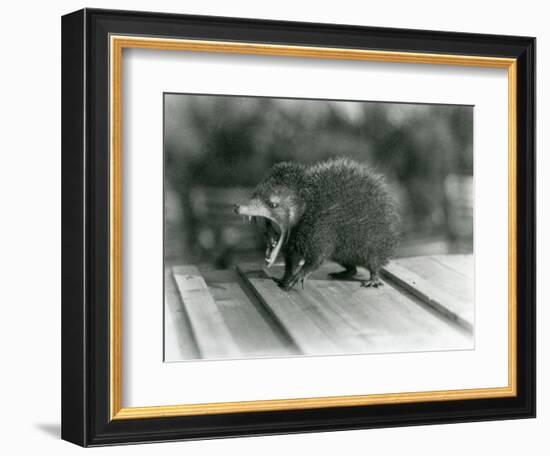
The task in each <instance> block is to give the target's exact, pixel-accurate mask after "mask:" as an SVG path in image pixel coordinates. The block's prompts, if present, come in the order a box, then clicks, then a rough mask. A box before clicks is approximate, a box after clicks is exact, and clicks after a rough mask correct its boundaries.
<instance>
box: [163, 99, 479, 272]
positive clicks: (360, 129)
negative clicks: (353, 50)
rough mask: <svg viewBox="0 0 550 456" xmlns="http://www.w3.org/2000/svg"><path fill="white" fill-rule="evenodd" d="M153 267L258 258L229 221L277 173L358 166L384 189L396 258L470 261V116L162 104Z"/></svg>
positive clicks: (289, 102) (467, 111)
mask: <svg viewBox="0 0 550 456" xmlns="http://www.w3.org/2000/svg"><path fill="white" fill-rule="evenodd" d="M164 115H165V117H164V133H165V137H164V141H165V142H164V151H165V258H166V260H167V263H175V262H179V263H200V264H203V265H204V264H210V265H212V267H221V268H225V267H229V266H230V265H231V264H233V263H234V262H236V261H239V260H241V259H246V260H251V259H254V258H256V257H257V258H258V259H261V258H263V249H264V248H265V245H264V244H263V240H262V237H261V230H260V229H259V228H258V227H256V226H254V225H249V224H246V223H244V222H243V221H242V220H241V219H240V218H239V217H237V216H235V215H234V214H233V212H232V207H233V204H235V203H239V202H245V201H246V200H247V198H248V197H249V195H250V193H251V190H252V188H253V187H254V186H255V185H256V184H258V183H259V182H260V181H261V180H262V179H263V178H264V177H265V176H266V175H267V174H268V173H269V170H270V168H271V167H272V166H273V165H274V164H275V163H277V162H280V161H285V160H293V161H298V162H301V163H305V164H310V163H315V162H317V161H320V160H324V159H327V158H331V157H342V156H345V157H349V158H352V159H354V160H357V161H360V162H365V163H367V164H368V165H369V166H371V167H373V168H375V169H376V170H377V171H378V172H380V173H382V174H384V175H385V176H386V179H387V181H388V183H389V184H390V185H391V186H392V188H393V190H394V192H395V195H396V199H397V201H398V204H399V208H400V214H401V218H402V227H401V228H402V233H403V236H402V241H401V243H400V246H399V248H398V251H397V252H396V256H412V255H426V254H437V253H453V252H472V249H473V239H472V237H473V210H472V209H473V178H472V175H473V151H472V147H473V108H472V107H471V106H449V105H423V104H405V103H380V102H349V101H325V100H297V99H274V98H262V97H238V96H207V95H186V94H165V99H164Z"/></svg>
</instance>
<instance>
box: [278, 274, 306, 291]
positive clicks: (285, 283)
mask: <svg viewBox="0 0 550 456" xmlns="http://www.w3.org/2000/svg"><path fill="white" fill-rule="evenodd" d="M273 280H275V282H276V283H277V285H279V288H280V289H281V290H283V291H290V290H292V288H294V285H296V284H297V283H300V284H301V285H302V290H303V289H304V281H305V277H303V276H299V277H293V278H291V279H289V280H284V279H273Z"/></svg>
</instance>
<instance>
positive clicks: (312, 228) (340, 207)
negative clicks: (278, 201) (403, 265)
mask: <svg viewBox="0 0 550 456" xmlns="http://www.w3.org/2000/svg"><path fill="white" fill-rule="evenodd" d="M277 188H278V189H280V188H284V189H288V190H289V191H290V192H291V193H293V194H294V195H296V201H298V202H299V205H300V204H301V207H302V210H303V213H302V215H301V217H300V219H299V221H298V222H297V224H296V225H295V226H294V227H293V228H292V230H291V232H290V235H289V237H288V240H287V242H286V244H285V245H284V247H283V250H282V251H283V254H284V255H285V258H286V257H288V256H292V255H299V256H300V257H301V258H302V259H304V260H305V262H306V264H308V265H310V270H311V271H312V270H315V269H317V268H318V267H319V266H320V265H321V264H322V262H323V261H324V260H327V259H331V260H333V261H335V262H337V263H339V264H341V265H343V266H344V267H346V268H349V267H353V266H363V267H366V268H367V269H369V271H370V272H371V275H375V276H376V275H377V273H378V271H379V269H380V268H381V267H382V266H384V265H385V264H386V263H387V262H388V260H389V259H390V257H391V256H392V254H393V251H394V249H395V246H396V243H397V241H398V237H399V234H398V233H399V230H398V224H399V217H398V215H397V211H396V208H395V204H394V201H393V199H392V197H391V194H390V192H389V190H388V188H387V186H386V184H385V181H384V179H383V177H382V176H380V175H378V174H376V173H375V172H373V171H371V170H370V169H369V168H367V166H365V165H362V164H360V163H358V162H355V161H352V160H349V159H333V160H328V161H325V162H321V163H318V164H316V165H313V166H311V167H304V166H302V165H298V164H295V163H280V164H278V165H275V166H274V167H273V169H272V171H271V173H270V175H269V176H268V178H267V179H266V180H265V181H264V182H263V183H262V184H260V186H258V188H257V189H256V191H255V195H256V196H259V197H264V198H267V196H268V195H269V194H271V193H273V192H274V191H276V189H277ZM286 275H287V274H285V276H286ZM302 280H303V279H302Z"/></svg>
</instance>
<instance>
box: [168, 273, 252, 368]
mask: <svg viewBox="0 0 550 456" xmlns="http://www.w3.org/2000/svg"><path fill="white" fill-rule="evenodd" d="M173 276H174V280H175V281H176V287H177V289H178V292H179V295H180V298H181V301H182V302H183V305H184V306H185V310H186V312H187V315H188V317H189V321H190V322H191V328H192V330H193V334H194V336H195V340H196V342H197V346H198V348H199V352H200V355H201V357H203V358H207V359H220V358H239V357H242V356H243V352H242V351H241V350H240V349H239V347H238V346H237V344H236V342H235V339H234V337H233V335H232V333H231V331H230V329H229V328H228V327H227V324H226V322H225V320H224V318H223V315H222V314H221V312H220V310H219V308H218V306H217V305H216V302H215V300H214V298H213V297H212V295H211V294H210V292H209V290H208V286H207V285H206V282H205V281H204V278H203V277H202V276H201V275H200V273H199V271H198V269H197V268H196V267H193V266H186V267H179V268H177V269H175V270H174V272H173Z"/></svg>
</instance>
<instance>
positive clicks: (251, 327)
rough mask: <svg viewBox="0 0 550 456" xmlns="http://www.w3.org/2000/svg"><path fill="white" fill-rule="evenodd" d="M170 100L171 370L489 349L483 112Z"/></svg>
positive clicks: (167, 320)
mask: <svg viewBox="0 0 550 456" xmlns="http://www.w3.org/2000/svg"><path fill="white" fill-rule="evenodd" d="M163 97H164V100H163V103H164V112H163V115H164V119H163V123H164V221H163V222H164V361H165V362H179V361H192V360H221V359H247V358H275V357H296V356H327V355H352V354H384V353H407V352H425V351H450V350H472V349H474V348H475V338H474V332H475V322H474V306H475V302H474V239H473V232H474V206H475V201H474V150H473V133H474V132H473V122H474V112H475V107H474V106H471V105H448V104H422V103H400V102H399V101H395V102H377V101H370V100H365V101H360V100H328V99H297V98H275V97H267V96H262V97H255V96H238V95H217V94H194V93H164V94H163Z"/></svg>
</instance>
